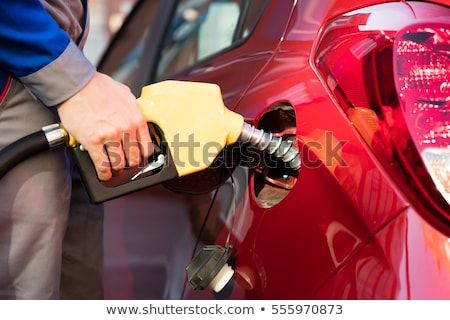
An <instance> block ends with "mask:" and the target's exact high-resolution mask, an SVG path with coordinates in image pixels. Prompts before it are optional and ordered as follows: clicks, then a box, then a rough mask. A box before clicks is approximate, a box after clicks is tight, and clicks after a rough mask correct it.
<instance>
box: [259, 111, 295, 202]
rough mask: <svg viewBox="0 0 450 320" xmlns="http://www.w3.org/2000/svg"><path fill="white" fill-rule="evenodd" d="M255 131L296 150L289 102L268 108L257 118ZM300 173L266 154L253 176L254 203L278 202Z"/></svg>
mask: <svg viewBox="0 0 450 320" xmlns="http://www.w3.org/2000/svg"><path fill="white" fill-rule="evenodd" d="M258 128H259V129H262V130H264V131H265V132H271V133H272V135H273V136H276V137H281V138H282V140H283V141H285V142H289V143H292V144H293V145H294V146H295V147H297V141H296V117H295V110H294V108H293V107H292V106H291V105H290V104H288V103H277V104H275V105H273V106H272V107H271V108H269V109H268V110H267V111H266V112H265V113H264V114H263V115H262V116H261V118H260V119H259V121H258ZM299 171H300V168H297V167H295V168H292V166H289V165H288V164H287V163H286V162H283V161H282V160H280V159H277V158H276V157H274V156H273V155H270V154H265V155H264V161H263V162H262V163H261V164H260V165H259V166H258V167H257V168H256V169H255V170H254V173H253V176H252V183H253V190H254V195H255V200H256V202H257V203H258V204H259V205H260V206H261V207H262V208H270V207H273V206H275V205H277V204H278V203H280V202H281V201H282V200H283V199H284V198H285V197H286V196H287V195H288V194H289V192H290V190H291V189H292V188H293V187H294V185H295V183H296V182H297V177H298V174H299Z"/></svg>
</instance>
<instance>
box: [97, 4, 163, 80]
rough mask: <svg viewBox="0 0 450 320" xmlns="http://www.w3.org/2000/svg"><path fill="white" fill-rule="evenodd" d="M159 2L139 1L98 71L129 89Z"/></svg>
mask: <svg viewBox="0 0 450 320" xmlns="http://www.w3.org/2000/svg"><path fill="white" fill-rule="evenodd" d="M160 4H161V1H140V2H139V6H138V7H137V9H136V10H135V11H134V12H133V17H132V19H130V21H127V23H126V24H125V25H124V26H123V27H122V29H121V30H120V32H119V33H118V34H117V35H116V38H115V39H114V41H113V43H112V47H111V48H109V50H108V52H107V53H108V54H107V55H106V56H105V57H103V60H102V61H100V64H99V66H98V68H99V70H100V71H102V72H104V73H106V74H109V75H110V76H111V77H113V78H114V79H116V80H117V81H120V82H122V83H124V84H126V85H128V86H129V87H131V86H132V84H133V82H134V81H135V78H136V74H137V72H139V71H140V63H141V59H142V56H143V54H144V52H145V51H144V48H145V41H146V40H147V38H148V34H149V32H150V30H151V27H152V23H153V22H154V19H155V16H156V15H157V13H158V12H159V11H158V8H159V6H160Z"/></svg>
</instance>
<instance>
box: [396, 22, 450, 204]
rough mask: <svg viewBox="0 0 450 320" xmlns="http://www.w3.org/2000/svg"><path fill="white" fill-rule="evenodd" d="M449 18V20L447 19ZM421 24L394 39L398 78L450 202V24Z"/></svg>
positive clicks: (418, 141)
mask: <svg viewBox="0 0 450 320" xmlns="http://www.w3.org/2000/svg"><path fill="white" fill-rule="evenodd" d="M447 21H448V20H447ZM447 21H446V22H445V23H444V22H442V23H440V22H433V23H426V24H417V25H413V26H409V27H407V28H405V29H403V30H401V31H400V32H399V33H398V34H397V36H396V38H395V42H394V50H393V52H394V79H395V85H396V88H397V91H398V93H399V99H400V105H401V108H402V110H403V113H404V118H405V122H406V125H407V127H408V129H409V131H410V134H411V137H412V138H413V141H414V144H415V146H416V148H417V150H418V152H419V153H420V155H421V156H422V160H423V162H424V164H425V166H426V168H427V170H428V172H429V174H430V175H431V177H432V178H433V181H434V183H435V185H436V188H437V189H438V190H439V191H440V192H441V194H442V196H443V197H444V198H445V199H446V201H447V203H450V145H449V144H450V24H449V23H448V22H447Z"/></svg>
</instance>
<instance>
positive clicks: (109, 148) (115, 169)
mask: <svg viewBox="0 0 450 320" xmlns="http://www.w3.org/2000/svg"><path fill="white" fill-rule="evenodd" d="M105 151H106V155H107V159H108V162H107V163H105V164H106V165H105V167H106V166H108V165H109V168H110V170H111V173H112V175H113V176H115V175H118V174H119V173H121V172H122V171H123V169H124V168H125V165H126V160H125V155H124V152H123V146H122V142H119V141H110V142H107V143H106V144H105Z"/></svg>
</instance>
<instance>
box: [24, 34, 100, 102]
mask: <svg viewBox="0 0 450 320" xmlns="http://www.w3.org/2000/svg"><path fill="white" fill-rule="evenodd" d="M95 72H96V68H95V66H94V65H93V64H92V63H91V62H90V61H89V60H88V59H87V58H86V57H85V56H84V54H83V53H82V51H81V50H80V48H78V47H77V45H76V44H75V43H74V42H70V43H69V45H68V46H67V48H66V50H65V51H64V52H63V53H62V54H61V55H60V56H59V57H58V58H57V59H55V60H54V61H52V62H51V63H50V64H48V65H46V66H45V67H43V68H42V69H40V70H38V71H36V72H34V73H32V74H29V75H27V76H24V77H21V78H20V81H21V82H22V83H23V84H24V85H25V86H26V87H27V88H28V89H29V90H30V91H31V93H33V94H34V95H35V96H36V97H37V98H38V99H39V100H41V101H42V103H44V104H45V105H46V106H49V107H51V106H56V105H58V104H60V103H62V102H63V101H65V100H67V99H68V98H70V97H71V96H73V95H74V94H75V93H77V92H78V91H80V90H81V89H82V88H83V87H84V86H85V85H86V84H87V83H88V82H89V80H90V79H91V78H92V77H93V75H94V73H95Z"/></svg>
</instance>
